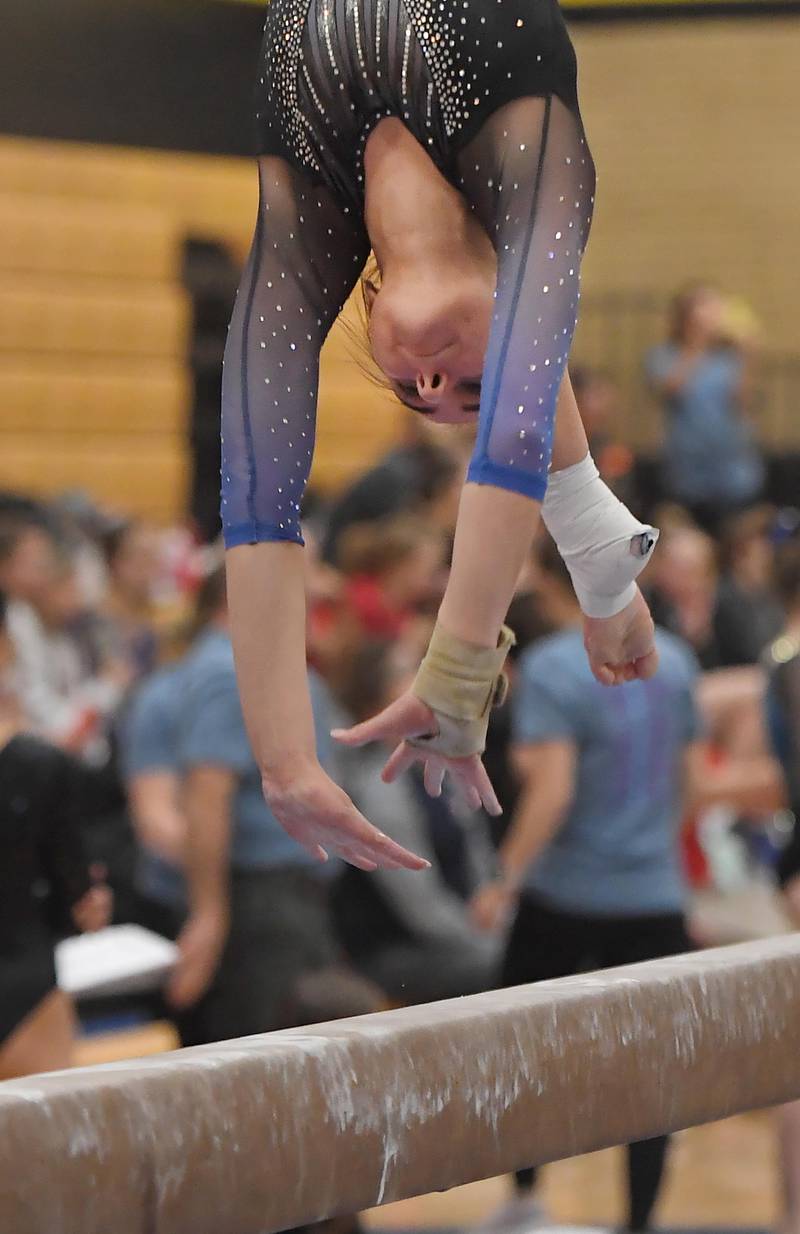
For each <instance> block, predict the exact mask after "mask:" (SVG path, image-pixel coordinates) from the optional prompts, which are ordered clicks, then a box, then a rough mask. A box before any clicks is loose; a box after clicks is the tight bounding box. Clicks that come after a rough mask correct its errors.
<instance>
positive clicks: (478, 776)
mask: <svg viewBox="0 0 800 1234" xmlns="http://www.w3.org/2000/svg"><path fill="white" fill-rule="evenodd" d="M474 784H475V787H476V788H477V790H478V792H479V793H480V796H481V801H482V803H483V807H484V809H485V810H486V813H487V814H491V815H492V817H493V818H499V817H500V815H501V814H502V813H503V807H502V806H501V805H500V802H499V801H498V799H497V794H496V793H495V791H494V788H493V786H492V782H491V780H490V779H489V774H488V772H487V770H486V768H485V767H484V765H483V760H482V759H480V758H479V759H477V761H476V764H475V779H474Z"/></svg>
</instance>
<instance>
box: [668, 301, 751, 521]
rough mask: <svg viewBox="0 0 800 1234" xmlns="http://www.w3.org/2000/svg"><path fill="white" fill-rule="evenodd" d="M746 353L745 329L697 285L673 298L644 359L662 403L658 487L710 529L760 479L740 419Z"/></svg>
mask: <svg viewBox="0 0 800 1234" xmlns="http://www.w3.org/2000/svg"><path fill="white" fill-rule="evenodd" d="M753 355H754V347H753V338H752V336H750V335H749V334H748V333H747V332H746V331H741V330H737V329H735V328H733V327H732V326H731V324H730V323H726V303H725V301H724V300H723V298H722V297H721V296H720V294H719V292H718V291H716V290H715V289H714V288H713V287H708V286H705V285H702V284H699V285H693V286H690V287H687V288H685V289H684V290H683V291H681V292H680V293H679V294H678V295H677V296H676V297H675V300H674V302H673V307H672V324H671V329H670V337H669V339H668V340H667V342H665V343H662V344H661V345H660V346H658V347H654V348H653V349H652V350H651V351H650V352H649V353H648V355H647V358H646V362H645V367H646V372H647V376H648V379H649V382H650V385H651V387H652V389H653V391H654V392H655V394H656V395H657V396H658V397H659V398H660V399H661V401H662V403H663V406H664V413H665V421H666V439H665V443H664V455H663V482H664V491H665V494H666V496H667V497H668V498H669V499H670V500H672V501H677V502H679V503H681V504H682V505H685V506H687V507H688V508H689V509H690V510H691V512H692V516H693V517H694V519H695V521H696V522H697V523H698V524H699V525H700V526H701V527H703V528H704V529H705V530H707V531H711V532H712V533H713V532H716V530H717V529H718V527H719V524H720V522H721V520H723V519H724V518H726V517H728V516H729V515H730V514H732V513H735V512H736V511H737V510H740V509H742V508H743V507H745V506H747V505H751V504H752V503H753V502H755V501H757V500H758V498H759V496H760V494H761V490H762V487H763V484H764V463H763V460H762V458H761V455H760V453H759V450H758V448H757V446H756V445H755V443H754V441H753V434H752V432H751V429H750V426H749V424H748V422H747V419H746V413H747V410H748V408H749V404H750V399H751V395H752V367H753Z"/></svg>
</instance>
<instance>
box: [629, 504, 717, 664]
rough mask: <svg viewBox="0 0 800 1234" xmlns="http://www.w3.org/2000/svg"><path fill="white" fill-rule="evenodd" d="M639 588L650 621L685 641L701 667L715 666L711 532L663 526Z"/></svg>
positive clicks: (714, 560)
mask: <svg viewBox="0 0 800 1234" xmlns="http://www.w3.org/2000/svg"><path fill="white" fill-rule="evenodd" d="M644 589H645V593H646V595H647V599H648V602H649V604H650V611H651V612H652V614H653V620H654V621H655V623H656V625H659V626H662V627H663V628H664V629H665V630H669V631H671V633H673V634H676V635H678V637H679V638H682V639H683V640H684V641H685V642H687V643H688V644H689V646H690V647H691V648H692V650H693V651H694V653H695V655H696V656H697V658H698V660H699V662H700V665H701V667H702V668H704V669H711V668H719V667H720V664H721V661H722V655H721V651H720V647H719V642H718V639H717V631H716V629H715V625H714V617H715V613H716V607H717V558H716V549H715V545H714V541H713V540H712V539H711V537H710V536H708V535H706V533H705V532H703V531H699V530H697V528H694V527H691V526H690V527H676V528H675V529H674V530H667V531H664V532H663V533H662V536H661V541H660V543H659V546H658V552H657V553H656V554H655V555H654V557H653V562H652V564H651V566H650V568H649V569H648V571H647V574H646V576H645V583H644Z"/></svg>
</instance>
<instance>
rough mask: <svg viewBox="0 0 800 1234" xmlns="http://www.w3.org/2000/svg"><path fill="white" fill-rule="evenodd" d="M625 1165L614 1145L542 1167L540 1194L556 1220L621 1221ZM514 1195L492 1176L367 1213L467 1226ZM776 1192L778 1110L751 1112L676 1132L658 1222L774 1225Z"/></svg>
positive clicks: (393, 1223) (413, 1224) (435, 1225)
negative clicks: (605, 1150)
mask: <svg viewBox="0 0 800 1234" xmlns="http://www.w3.org/2000/svg"><path fill="white" fill-rule="evenodd" d="M623 1169H624V1158H623V1154H622V1152H621V1150H617V1149H611V1150H609V1151H607V1152H601V1153H592V1154H591V1155H589V1156H586V1157H578V1158H575V1159H574V1160H572V1161H562V1162H558V1163H556V1164H555V1165H551V1166H548V1167H547V1169H546V1170H544V1171H543V1176H542V1186H541V1188H540V1191H539V1199H540V1200H541V1201H542V1204H543V1206H544V1208H545V1210H546V1212H547V1214H548V1216H549V1217H550V1218H552V1220H553V1221H554V1222H555V1223H558V1224H562V1223H563V1224H565V1225H602V1226H611V1227H614V1226H617V1225H618V1223H619V1221H620V1219H621V1217H622V1213H623V1191H622V1186H623V1182H624V1178H623ZM510 1195H511V1191H510V1187H509V1185H508V1183H507V1181H506V1180H503V1179H491V1180H489V1181H488V1182H483V1183H475V1184H473V1185H472V1186H469V1187H459V1188H457V1189H456V1190H454V1191H449V1192H445V1193H444V1194H437V1195H432V1196H420V1197H418V1198H417V1199H414V1200H404V1201H403V1202H402V1203H399V1204H391V1205H387V1206H386V1207H385V1208H382V1209H376V1210H374V1211H373V1212H372V1213H370V1214H368V1217H367V1221H368V1223H369V1224H370V1226H372V1227H373V1228H380V1229H382V1230H395V1229H403V1230H411V1229H414V1228H426V1229H445V1228H449V1229H452V1228H453V1227H460V1228H464V1227H469V1226H473V1225H476V1224H478V1223H480V1222H482V1221H484V1220H486V1218H487V1217H489V1216H491V1215H492V1213H494V1212H495V1211H496V1210H497V1209H499V1208H500V1207H501V1206H502V1205H503V1203H504V1202H505V1201H506V1200H507V1199H508V1198H509V1197H510ZM779 1200H780V1195H779V1179H778V1171H777V1150H776V1140H775V1132H774V1117H773V1115H771V1114H770V1113H768V1112H760V1113H755V1114H746V1115H742V1116H740V1117H738V1118H731V1119H727V1120H726V1121H725V1122H721V1123H712V1124H710V1125H709V1126H707V1127H695V1128H693V1129H692V1130H690V1131H684V1132H681V1133H680V1134H679V1135H677V1136H675V1138H674V1141H673V1148H672V1155H671V1158H670V1163H669V1170H668V1175H667V1181H666V1184H665V1186H664V1190H663V1194H662V1197H661V1201H660V1203H659V1206H658V1209H657V1212H656V1215H655V1224H656V1226H658V1227H664V1228H674V1227H681V1228H684V1229H686V1228H692V1229H696V1228H697V1227H705V1228H714V1229H715V1230H720V1229H726V1230H731V1229H733V1230H741V1229H748V1230H754V1229H759V1230H765V1229H774V1228H775V1226H776V1224H777V1222H778V1218H779V1211H780V1203H779Z"/></svg>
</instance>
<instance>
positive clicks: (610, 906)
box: [473, 540, 698, 1230]
mask: <svg viewBox="0 0 800 1234" xmlns="http://www.w3.org/2000/svg"><path fill="white" fill-rule="evenodd" d="M538 597H539V602H540V604H541V605H542V607H543V608H544V609H545V611H546V613H547V615H548V616H549V617H550V619H551V620H552V622H553V624H554V625H555V626H556V627H557V629H558V633H556V634H553V635H552V636H550V637H549V638H546V639H544V640H542V641H541V642H539V643H537V644H535V645H534V646H533V647H531V648H530V649H529V650H528V651H527V652H526V653H525V655H524V656H523V658H522V661H521V664H520V669H519V677H518V681H517V686H516V693H515V697H514V704H513V707H514V741H515V745H514V760H515V764H516V767H517V771H518V773H519V776H520V779H521V782H522V790H521V795H520V799H519V801H518V804H517V809H516V812H515V816H514V819H513V821H512V825H511V827H510V829H509V831H508V833H507V834H506V837H505V839H504V841H503V844H502V846H501V849H500V865H501V869H502V872H503V873H502V878H501V880H500V881H498V882H494V883H489V884H488V885H487V886H486V887H484V888H483V889H482V890H481V891H480V892H479V894H478V896H477V897H476V899H475V901H474V905H473V911H474V914H475V917H476V920H478V921H479V922H480V923H481V924H482V925H483V926H484V927H486V928H494V927H496V926H497V925H498V924H500V923H501V922H502V921H503V919H504V918H505V916H506V914H507V913H508V911H509V909H510V908H511V907H512V905H513V904H514V902H515V900H517V897H519V898H518V900H517V903H516V911H515V916H514V922H513V926H512V930H511V935H510V938H509V940H508V945H507V950H506V955H505V961H504V964H503V969H502V977H501V982H502V984H503V985H504V986H513V985H519V984H523V983H526V982H530V981H544V980H550V979H552V978H556V977H565V976H568V975H570V974H574V973H579V972H584V971H587V970H590V969H594V968H607V967H611V966H614V965H618V964H628V963H632V962H634V961H638V960H649V959H655V958H657V957H659V956H666V955H673V954H676V953H678V952H683V951H686V950H688V949H690V947H691V940H690V938H689V935H688V933H687V928H686V922H685V919H684V910H685V901H686V887H685V885H684V878H683V873H682V870H681V864H680V856H679V851H678V843H677V837H678V829H679V826H680V823H681V818H682V813H683V802H682V792H681V785H682V784H683V782H684V776H685V773H686V771H687V770H689V771H691V772H692V774H694V772H693V768H694V765H695V763H696V761H697V756H698V751H697V746H696V742H697V737H698V719H697V712H696V707H695V702H694V684H695V680H696V677H697V664H696V662H695V660H694V658H693V656H692V655H691V652H690V651H689V649H688V648H687V647H686V646H685V645H684V644H683V643H681V642H680V641H679V640H677V639H676V638H674V637H672V636H671V635H669V634H667V633H665V632H663V631H658V633H657V636H656V638H657V645H658V648H659V652H660V656H661V666H660V668H659V671H658V674H657V675H656V677H655V678H654V679H652V680H651V681H646V682H641V681H637V682H630V683H628V684H627V685H623V686H620V687H618V688H617V689H615V690H607V689H604V688H603V687H602V686H600V685H598V684H597V682H596V681H595V680H594V678H593V677H592V674H591V672H590V670H589V667H588V664H587V661H586V657H585V655H583V647H582V634H581V613H580V609H579V607H578V605H577V602H576V600H575V596H574V593H573V590H572V585H571V582H570V579H569V575H568V573H567V571H566V568H565V567H564V564H563V562H562V561H561V558H560V557H559V556H558V553H557V552H556V549H555V546H554V545H553V544H552V542H551V541H549V540H548V541H546V542H545V543H543V545H542V548H541V557H540V579H539V585H538ZM666 1148H667V1140H666V1138H663V1137H662V1138H659V1139H656V1140H649V1141H646V1142H643V1143H640V1144H634V1145H631V1146H630V1148H629V1150H628V1153H629V1203H630V1208H629V1218H628V1228H630V1229H632V1230H643V1229H646V1228H647V1226H648V1224H649V1221H650V1214H651V1211H652V1209H653V1206H654V1204H655V1201H656V1198H657V1195H658V1190H659V1185H660V1182H661V1177H662V1172H663V1167H664V1159H665V1153H666ZM534 1181H535V1173H534V1172H533V1171H524V1172H523V1173H522V1174H520V1175H519V1176H518V1185H519V1188H520V1190H521V1191H522V1192H523V1193H525V1192H528V1191H529V1190H530V1189H531V1188H532V1186H533V1184H534Z"/></svg>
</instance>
